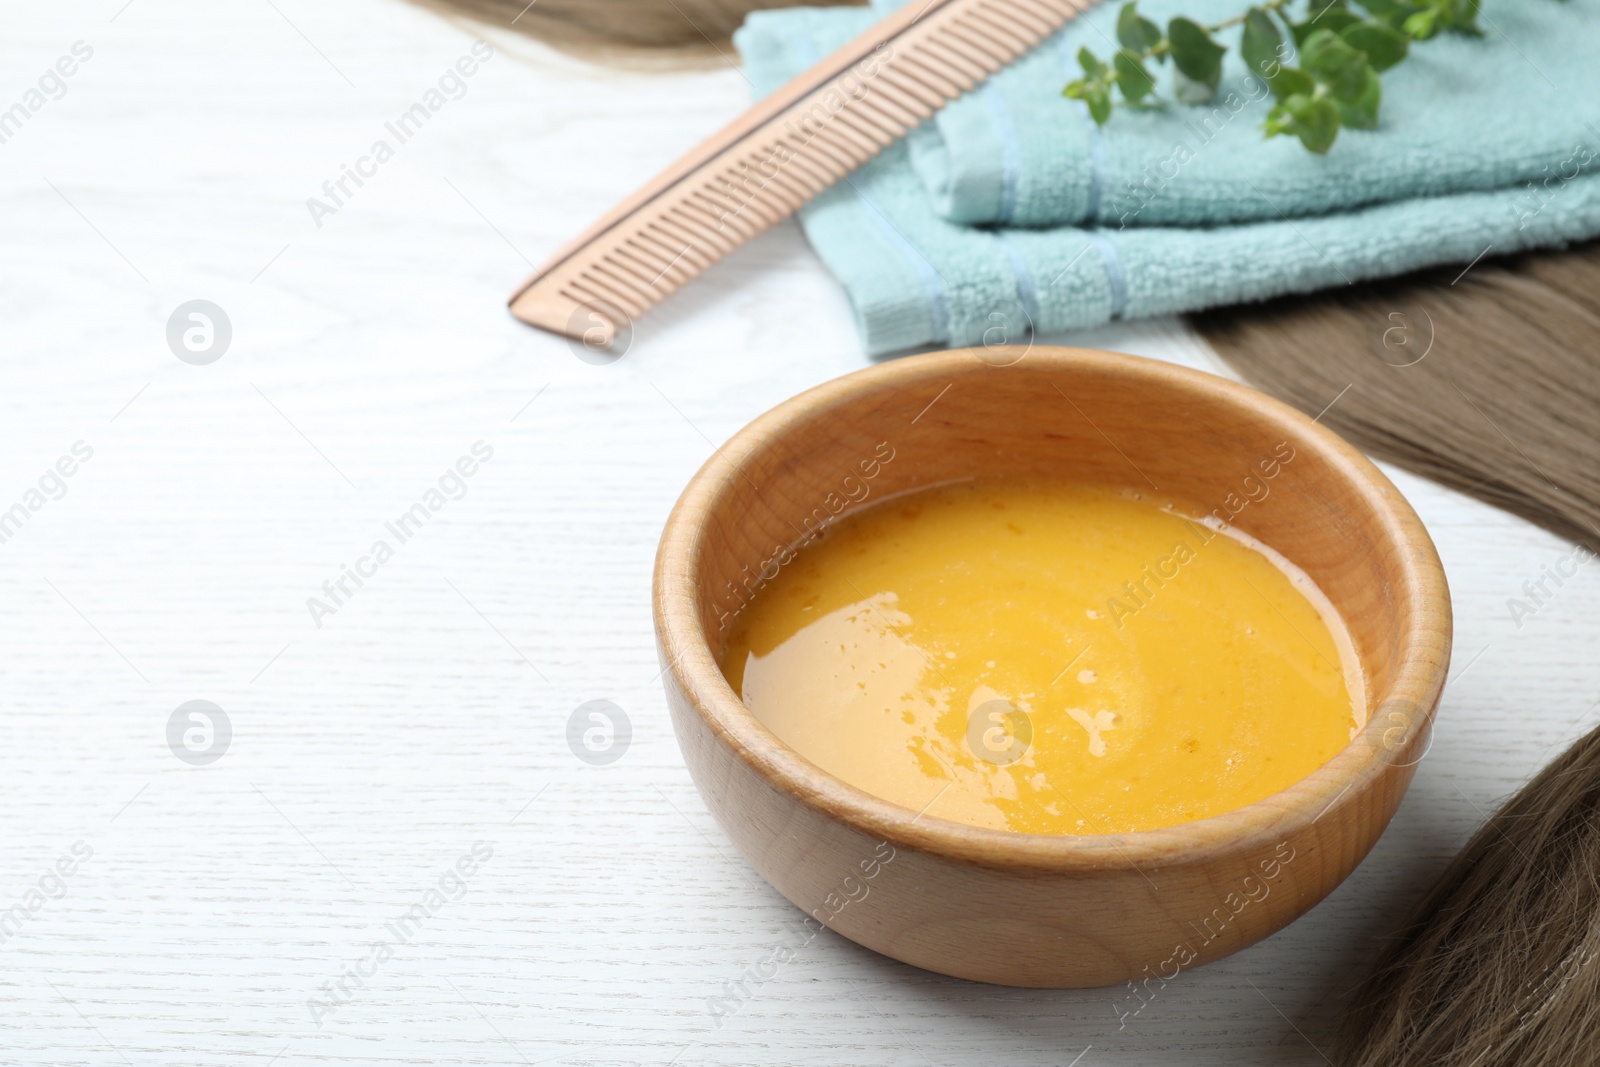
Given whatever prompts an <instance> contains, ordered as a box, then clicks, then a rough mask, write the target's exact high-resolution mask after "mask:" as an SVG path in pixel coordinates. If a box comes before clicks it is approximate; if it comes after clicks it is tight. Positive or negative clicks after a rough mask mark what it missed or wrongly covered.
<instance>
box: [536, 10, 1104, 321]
mask: <svg viewBox="0 0 1600 1067" xmlns="http://www.w3.org/2000/svg"><path fill="white" fill-rule="evenodd" d="M1095 2H1096V0H927V2H926V3H924V4H922V6H920V7H918V6H917V5H916V4H914V3H913V4H912V5H909V6H907V7H904V8H901V9H900V10H899V11H897V12H895V13H894V14H892V15H890V16H889V17H888V18H886V19H884V20H883V21H882V22H880V23H878V24H877V25H875V26H873V27H872V28H871V29H870V30H868V31H867V32H866V33H863V34H862V35H861V36H859V37H857V38H856V39H855V40H853V41H851V42H850V43H849V44H847V45H845V46H844V47H843V48H841V49H839V50H838V51H837V52H834V53H833V54H832V55H830V56H828V57H827V58H826V59H824V60H823V61H822V62H820V63H818V64H817V65H816V66H814V67H812V68H811V69H810V70H808V71H806V72H805V73H803V74H801V75H799V76H798V77H796V78H794V79H793V80H792V81H790V82H789V83H788V84H786V85H784V86H783V87H782V88H781V89H779V90H778V91H777V92H775V93H773V94H772V95H771V96H769V97H767V98H766V99H764V100H762V101H761V102H760V103H758V104H756V105H755V106H754V107H752V108H751V109H750V110H749V111H747V112H745V113H744V114H743V115H742V116H740V117H739V118H738V119H736V120H735V121H734V122H732V123H731V124H729V125H728V126H726V127H724V128H723V129H722V130H720V131H719V132H717V133H716V134H714V135H713V136H712V137H710V138H708V139H707V140H705V141H704V142H702V143H701V144H700V145H699V147H697V148H695V149H694V150H693V151H692V152H690V153H689V154H688V155H686V156H684V157H683V158H682V159H680V160H678V161H677V162H676V163H674V164H673V165H672V166H670V167H668V168H667V169H666V170H665V171H663V172H662V173H661V174H660V175H658V176H657V177H656V178H655V180H654V181H652V182H650V183H649V184H648V185H646V186H645V187H644V188H643V189H640V190H639V191H638V192H636V193H634V194H633V195H632V196H630V197H629V198H628V199H627V200H625V201H623V202H622V203H621V204H619V205H618V206H617V207H616V208H615V209H614V210H613V211H611V213H610V214H608V215H606V216H605V217H604V218H602V219H601V220H600V221H599V222H597V223H595V224H594V225H593V226H591V227H590V228H589V229H588V230H587V231H586V232H584V233H583V234H582V235H581V236H580V237H578V238H577V239H576V240H574V241H573V242H572V243H570V244H568V245H567V246H566V247H565V248H563V249H561V251H559V252H557V253H556V255H555V257H554V258H552V259H551V260H550V262H548V263H546V264H545V265H544V266H543V267H540V268H539V269H538V270H537V271H535V272H534V274H533V276H532V277H530V278H529V279H528V280H527V281H526V282H524V283H523V284H522V286H521V288H519V289H518V290H517V291H516V292H515V293H514V294H512V297H511V302H510V303H511V312H512V314H514V315H516V316H517V318H519V319H521V320H522V321H524V322H526V323H529V324H530V325H533V326H538V327H540V328H541V329H545V330H550V331H551V332H553V333H558V334H565V335H566V336H568V337H573V338H577V339H580V340H582V341H583V343H584V344H585V345H587V346H589V347H596V348H598V347H602V346H608V345H610V344H611V342H612V341H613V340H614V339H615V338H616V337H617V335H618V333H619V332H620V331H622V330H631V328H632V323H633V320H635V319H637V318H638V317H639V316H640V315H642V314H643V313H644V312H645V311H646V310H648V309H649V308H652V307H654V306H655V305H656V304H659V303H660V302H661V301H663V300H665V299H666V298H667V297H669V296H671V295H672V294H673V293H674V292H676V291H677V290H678V287H679V286H681V285H683V284H684V283H685V282H687V281H689V280H690V279H691V278H693V277H695V276H696V275H698V274H699V273H700V272H701V271H703V270H705V269H706V268H707V267H709V266H711V265H712V264H713V263H715V262H716V261H717V260H719V259H721V258H722V257H723V256H726V255H727V254H728V253H729V252H732V251H733V250H734V249H735V248H737V247H739V246H740V245H742V244H744V243H745V242H746V241H748V240H750V238H752V237H754V236H756V235H757V234H759V233H762V232H764V231H765V230H767V229H768V228H770V227H771V226H773V225H774V224H776V223H777V222H779V221H781V220H782V219H785V218H787V217H788V216H790V215H792V214H794V212H796V211H798V210H799V209H800V207H801V205H803V204H805V203H806V202H807V201H809V200H811V199H812V198H813V197H815V196H817V195H818V194H819V193H821V192H822V191H823V190H824V189H827V188H828V187H829V186H831V185H833V184H834V183H835V182H837V181H839V180H840V179H842V178H843V177H844V176H845V175H847V174H849V173H850V172H851V171H853V170H855V169H856V168H857V167H859V166H861V165H862V164H863V163H865V162H867V161H868V160H869V159H871V158H872V157H873V156H875V155H877V154H878V153H879V152H881V151H882V150H883V149H884V148H886V147H888V146H889V145H891V144H893V143H894V142H895V141H897V140H899V139H900V138H902V137H904V136H905V135H906V134H907V133H908V132H909V131H910V130H911V129H912V128H913V127H915V126H916V125H917V124H918V123H920V122H922V121H923V120H924V119H926V118H928V117H929V116H931V115H932V114H933V113H934V112H935V111H937V110H938V109H939V108H941V107H943V106H944V105H945V104H947V103H949V102H950V101H951V100H954V99H955V98H956V97H958V96H960V95H961V94H962V93H964V92H966V91H967V90H969V89H971V88H972V87H973V86H975V85H978V84H979V83H981V82H982V81H984V80H985V79H986V78H988V77H989V75H991V74H993V73H994V72H995V71H997V70H999V69H1000V68H1001V67H1003V66H1005V65H1006V64H1007V63H1009V62H1011V61H1012V60H1013V59H1015V58H1017V57H1018V56H1019V55H1021V54H1022V53H1024V52H1026V51H1028V50H1029V49H1030V48H1032V47H1033V46H1034V45H1036V44H1038V43H1039V42H1040V41H1041V40H1043V39H1044V38H1045V37H1047V36H1049V35H1050V34H1051V33H1053V32H1055V31H1056V30H1057V29H1059V28H1060V27H1061V26H1062V25H1064V24H1065V23H1066V22H1067V21H1068V20H1069V19H1071V18H1072V17H1073V16H1074V15H1077V14H1078V13H1079V12H1081V11H1083V10H1084V9H1086V8H1088V7H1090V6H1092V4H1094V3H1095Z"/></svg>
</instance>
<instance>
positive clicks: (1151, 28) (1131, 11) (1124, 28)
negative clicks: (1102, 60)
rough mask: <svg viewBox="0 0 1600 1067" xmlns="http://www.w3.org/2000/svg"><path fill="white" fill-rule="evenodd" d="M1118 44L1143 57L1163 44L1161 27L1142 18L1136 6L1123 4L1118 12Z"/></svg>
mask: <svg viewBox="0 0 1600 1067" xmlns="http://www.w3.org/2000/svg"><path fill="white" fill-rule="evenodd" d="M1117 43H1118V44H1120V45H1122V47H1124V48H1126V49H1127V50H1128V51H1130V52H1132V53H1134V54H1135V55H1140V56H1142V55H1144V54H1145V53H1146V52H1148V51H1150V49H1152V48H1154V47H1155V46H1156V45H1158V44H1160V43H1161V27H1160V26H1157V25H1156V24H1155V23H1153V22H1151V21H1150V20H1149V19H1147V18H1141V17H1140V15H1139V11H1138V8H1137V5H1136V4H1134V3H1126V4H1123V5H1122V10H1121V11H1119V12H1117Z"/></svg>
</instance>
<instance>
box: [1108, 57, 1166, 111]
mask: <svg viewBox="0 0 1600 1067" xmlns="http://www.w3.org/2000/svg"><path fill="white" fill-rule="evenodd" d="M1111 63H1112V65H1113V66H1114V67H1116V69H1117V87H1118V88H1119V89H1121V90H1122V95H1123V96H1124V97H1126V98H1127V99H1128V102H1129V103H1133V104H1137V103H1138V102H1139V101H1141V100H1143V99H1144V98H1145V97H1146V96H1148V95H1149V94H1150V93H1151V92H1153V91H1154V90H1155V87H1156V83H1155V79H1154V78H1152V77H1150V72H1149V71H1148V70H1146V69H1145V67H1144V64H1143V63H1142V62H1140V61H1139V59H1138V58H1137V57H1135V56H1133V55H1132V54H1130V53H1129V52H1127V51H1122V52H1118V53H1117V54H1116V55H1114V56H1112V57H1111Z"/></svg>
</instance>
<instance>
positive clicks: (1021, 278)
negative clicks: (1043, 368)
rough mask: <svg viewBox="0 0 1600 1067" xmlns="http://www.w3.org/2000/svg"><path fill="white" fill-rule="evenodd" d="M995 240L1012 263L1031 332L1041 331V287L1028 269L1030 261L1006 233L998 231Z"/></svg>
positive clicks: (1019, 297) (1012, 270) (1018, 291)
mask: <svg viewBox="0 0 1600 1067" xmlns="http://www.w3.org/2000/svg"><path fill="white" fill-rule="evenodd" d="M994 236H995V239H996V240H997V241H999V242H1000V247H1001V248H1002V249H1004V250H1005V253H1006V259H1007V260H1009V261H1010V263H1011V273H1012V274H1014V275H1016V278H1017V299H1018V300H1020V301H1022V310H1023V311H1024V312H1026V313H1027V315H1028V326H1029V328H1030V332H1038V329H1039V285H1038V283H1037V282H1036V281H1035V280H1034V277H1033V271H1031V270H1029V269H1028V261H1027V260H1026V259H1024V258H1023V257H1022V251H1021V250H1020V249H1019V248H1017V246H1016V245H1014V244H1012V243H1011V239H1010V238H1008V237H1007V236H1006V235H1005V233H1004V232H1001V231H996V233H995V235H994Z"/></svg>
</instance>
